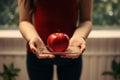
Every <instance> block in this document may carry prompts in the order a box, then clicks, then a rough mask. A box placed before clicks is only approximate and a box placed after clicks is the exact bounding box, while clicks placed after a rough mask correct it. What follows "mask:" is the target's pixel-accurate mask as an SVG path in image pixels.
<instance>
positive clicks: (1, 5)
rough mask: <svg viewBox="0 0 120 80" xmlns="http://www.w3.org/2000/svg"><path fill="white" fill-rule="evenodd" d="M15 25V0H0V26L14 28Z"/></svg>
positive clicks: (16, 20) (16, 17)
mask: <svg viewBox="0 0 120 80" xmlns="http://www.w3.org/2000/svg"><path fill="white" fill-rule="evenodd" d="M17 25H18V8H17V0H0V28H2V29H15V28H17Z"/></svg>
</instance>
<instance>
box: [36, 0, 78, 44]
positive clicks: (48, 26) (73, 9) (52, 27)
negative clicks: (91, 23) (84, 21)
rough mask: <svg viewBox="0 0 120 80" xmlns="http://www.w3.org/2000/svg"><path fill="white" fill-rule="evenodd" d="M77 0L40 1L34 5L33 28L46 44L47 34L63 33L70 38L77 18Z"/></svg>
mask: <svg viewBox="0 0 120 80" xmlns="http://www.w3.org/2000/svg"><path fill="white" fill-rule="evenodd" d="M77 4H78V3H77V0H41V1H40V3H36V9H35V14H34V25H35V28H36V30H37V32H38V34H39V35H40V37H41V38H42V39H43V41H44V43H45V44H46V41H47V37H48V35H49V34H51V33H54V32H58V31H60V32H64V33H66V34H68V35H69V37H71V36H72V34H73V32H74V30H75V29H76V22H77V17H78V5H77Z"/></svg>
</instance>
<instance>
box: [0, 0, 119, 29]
mask: <svg viewBox="0 0 120 80" xmlns="http://www.w3.org/2000/svg"><path fill="white" fill-rule="evenodd" d="M0 5H1V6H0V28H2V29H16V28H17V26H18V7H17V0H0ZM92 17H93V25H94V27H96V26H99V27H102V28H103V27H105V26H109V27H110V28H112V27H115V26H117V27H120V26H119V25H120V0H94V5H93V16H92Z"/></svg>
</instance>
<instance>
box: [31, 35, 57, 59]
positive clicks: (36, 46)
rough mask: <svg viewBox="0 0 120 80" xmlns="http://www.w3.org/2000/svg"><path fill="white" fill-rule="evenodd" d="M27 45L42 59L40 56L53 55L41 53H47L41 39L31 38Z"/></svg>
mask: <svg viewBox="0 0 120 80" xmlns="http://www.w3.org/2000/svg"><path fill="white" fill-rule="evenodd" d="M29 46H30V49H31V51H32V52H33V53H34V54H35V55H36V56H37V58H39V59H42V58H54V57H55V56H54V55H52V54H42V53H43V52H44V53H49V51H48V50H47V48H46V47H45V46H44V45H43V43H42V41H41V40H40V39H39V38H37V37H36V38H32V39H31V40H30V41H29Z"/></svg>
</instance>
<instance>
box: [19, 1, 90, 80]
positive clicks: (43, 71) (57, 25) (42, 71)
mask: <svg viewBox="0 0 120 80" xmlns="http://www.w3.org/2000/svg"><path fill="white" fill-rule="evenodd" d="M18 7H19V29H20V31H21V33H22V35H23V37H24V39H25V40H26V41H27V43H28V44H27V69H28V74H29V78H30V80H52V76H53V65H54V64H55V65H57V74H58V80H80V75H81V69H82V53H83V52H84V51H85V48H86V39H87V37H88V35H89V33H90V31H91V28H92V19H91V12H92V0H79V1H78V0H18ZM78 15H79V17H78ZM77 21H79V22H78V25H76V24H77ZM58 30H60V32H63V33H66V34H67V35H68V36H69V37H70V44H69V45H74V46H77V47H79V49H80V50H81V52H82V53H81V54H64V55H54V54H51V53H50V51H49V50H47V48H44V49H43V52H44V53H49V54H42V52H40V51H39V49H41V48H42V47H43V46H45V45H46V44H47V43H46V41H47V37H48V36H49V35H50V34H51V33H54V32H57V31H58ZM70 50H71V51H72V52H74V49H73V48H71V47H70Z"/></svg>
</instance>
